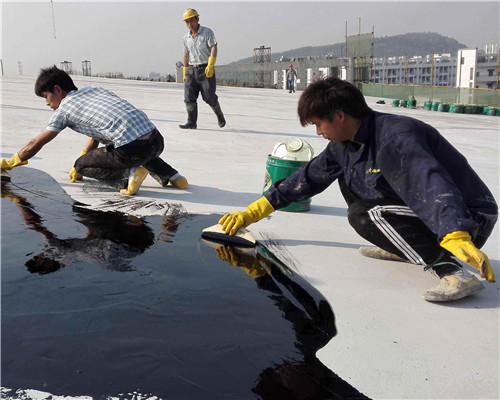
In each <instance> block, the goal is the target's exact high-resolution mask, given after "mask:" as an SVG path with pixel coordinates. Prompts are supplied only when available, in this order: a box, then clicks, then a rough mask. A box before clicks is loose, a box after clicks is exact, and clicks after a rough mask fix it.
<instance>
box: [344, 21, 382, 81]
mask: <svg viewBox="0 0 500 400" xmlns="http://www.w3.org/2000/svg"><path fill="white" fill-rule="evenodd" d="M374 30H375V29H374V28H373V29H372V31H371V32H369V33H361V19H360V20H359V33H358V34H357V35H350V36H348V35H347V22H346V26H345V49H346V57H347V58H352V60H353V68H354V76H353V80H354V82H355V83H358V82H369V81H370V75H371V74H370V68H373V43H374V37H375V35H374Z"/></svg>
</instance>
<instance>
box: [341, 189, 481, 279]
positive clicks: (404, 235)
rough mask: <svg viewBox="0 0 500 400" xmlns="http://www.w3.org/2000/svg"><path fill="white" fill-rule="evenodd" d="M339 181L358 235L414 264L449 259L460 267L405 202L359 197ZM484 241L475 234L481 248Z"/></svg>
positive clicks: (447, 268) (441, 272)
mask: <svg viewBox="0 0 500 400" xmlns="http://www.w3.org/2000/svg"><path fill="white" fill-rule="evenodd" d="M339 184H340V188H341V191H342V194H343V196H344V198H345V200H346V202H347V204H348V206H349V209H348V212H347V216H348V220H349V223H350V224H351V226H352V227H353V228H354V230H355V231H356V232H357V233H358V234H359V235H360V236H361V237H363V238H364V239H366V240H368V241H369V242H371V243H373V244H374V245H375V246H377V247H380V248H381V249H384V250H386V251H388V252H390V253H393V254H397V255H398V256H400V257H401V258H403V259H406V260H408V261H410V262H411V263H414V264H421V265H424V266H427V265H433V264H434V263H436V262H437V261H449V262H450V263H453V264H455V265H457V267H458V268H459V264H458V263H457V262H456V261H454V260H453V259H452V257H451V254H450V253H448V252H447V251H446V250H444V249H443V248H442V247H441V246H440V245H439V242H438V238H437V236H436V235H435V234H434V233H433V232H432V231H431V230H430V229H429V228H428V227H427V226H426V225H425V224H424V223H423V222H422V220H420V219H419V218H418V217H417V216H416V215H415V213H414V212H413V211H412V210H411V209H410V208H409V207H407V206H406V205H404V203H402V202H398V201H396V200H393V199H377V200H363V199H359V198H358V197H357V196H356V195H355V194H354V193H353V192H352V191H351V190H349V188H348V187H347V185H346V184H345V182H343V180H339ZM485 241H486V240H485V238H484V239H483V238H480V237H478V238H476V240H475V241H474V243H475V245H476V246H477V247H478V248H480V247H482V246H483V244H484V243H485ZM450 267H451V264H450V266H448V267H444V269H443V270H441V269H439V268H435V271H436V272H437V273H438V275H443V274H445V273H450V272H452V271H451V270H450ZM451 269H455V268H453V267H451ZM438 270H439V271H438Z"/></svg>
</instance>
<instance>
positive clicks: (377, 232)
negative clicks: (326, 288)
mask: <svg viewBox="0 0 500 400" xmlns="http://www.w3.org/2000/svg"><path fill="white" fill-rule="evenodd" d="M298 113H299V118H300V121H301V124H302V125H303V126H306V125H308V124H313V125H316V130H317V134H318V135H322V136H323V137H324V138H325V139H328V140H329V141H330V143H328V145H327V147H326V149H325V150H324V151H323V152H322V153H321V154H319V155H318V156H317V157H316V158H314V159H313V160H311V161H310V162H309V163H307V164H305V165H304V166H303V167H302V168H300V169H299V170H297V171H296V172H295V173H294V174H292V175H291V176H290V177H288V178H286V179H282V180H280V181H277V182H275V183H274V184H273V185H272V186H271V188H270V189H269V190H268V191H267V192H266V194H265V196H263V197H262V198H260V199H259V200H257V201H256V202H254V203H252V204H250V205H249V206H248V208H247V210H246V211H242V212H235V213H230V214H226V215H225V216H224V217H222V218H221V220H220V221H219V223H220V224H221V225H222V226H223V229H224V231H225V232H226V233H228V234H230V235H234V234H235V233H236V231H237V230H238V229H239V228H240V227H246V226H248V225H249V224H251V223H254V222H256V221H259V220H260V219H262V218H264V217H266V216H267V215H269V214H270V213H271V212H273V211H274V210H277V209H280V208H283V207H286V206H287V205H288V204H290V203H292V202H297V201H299V202H300V201H302V200H305V199H307V198H309V197H311V196H313V195H315V194H318V193H321V192H322V191H323V190H325V189H326V188H327V187H328V186H330V185H331V184H332V183H333V182H334V181H335V180H338V181H339V185H340V189H341V192H342V194H343V196H344V198H345V199H346V202H347V204H348V207H349V208H348V219H349V223H350V224H351V226H352V227H353V228H354V229H355V230H356V232H358V234H360V235H361V236H362V237H363V238H365V239H366V240H368V241H370V242H371V243H373V244H375V245H376V246H377V247H376V248H373V247H362V248H360V252H361V254H363V255H365V256H368V257H373V258H381V259H393V260H401V261H403V260H404V261H408V262H411V263H414V264H421V265H423V266H424V270H431V271H433V272H434V273H435V274H436V275H437V276H438V277H439V278H440V283H439V284H438V285H437V286H436V287H433V288H432V289H430V290H427V291H426V292H425V293H424V295H423V297H424V299H425V300H428V301H448V300H457V299H460V298H463V297H465V296H469V295H471V294H474V293H477V292H478V291H480V290H481V289H483V288H484V286H483V285H482V284H481V282H480V281H479V280H478V279H477V278H476V277H475V276H471V275H470V274H469V273H467V271H465V270H463V268H462V266H461V264H460V262H459V261H458V260H457V259H455V258H454V257H453V256H455V257H456V258H458V259H459V260H461V261H463V262H465V263H467V264H469V265H471V266H472V267H474V268H476V269H477V270H479V274H480V276H481V277H483V278H485V279H486V280H487V281H489V282H495V275H494V273H493V270H492V268H491V264H490V261H489V259H488V257H487V256H486V254H484V253H483V252H482V251H481V250H479V249H480V248H481V247H482V246H483V245H484V243H485V242H486V240H487V239H488V237H489V236H490V235H491V232H492V230H493V227H494V225H495V223H496V221H497V218H498V206H497V204H496V202H495V199H494V198H493V195H492V194H491V192H490V190H489V189H488V188H487V187H486V185H485V184H484V182H483V181H482V180H481V179H480V178H479V176H478V175H477V174H476V172H475V171H474V170H473V169H472V168H471V166H470V165H469V163H468V162H467V159H466V158H465V157H464V156H463V155H462V154H460V152H458V150H457V149H455V148H454V147H453V146H452V145H451V144H450V143H449V142H448V141H447V140H446V139H445V138H444V137H443V136H441V134H440V133H439V132H438V131H437V130H436V129H434V128H433V127H432V126H430V125H428V124H425V123H423V122H421V121H419V120H416V119H414V118H410V117H405V116H399V115H392V114H384V113H379V112H375V111H372V110H371V109H370V108H369V107H368V105H367V104H366V102H365V99H364V97H363V95H362V93H361V92H360V91H359V90H358V89H357V88H356V87H355V86H353V85H352V84H350V83H348V82H346V81H342V80H340V79H337V78H328V79H326V80H321V81H318V82H315V83H313V84H311V85H310V86H309V87H308V88H307V89H306V90H305V91H304V92H303V94H302V96H301V97H300V100H299V105H298Z"/></svg>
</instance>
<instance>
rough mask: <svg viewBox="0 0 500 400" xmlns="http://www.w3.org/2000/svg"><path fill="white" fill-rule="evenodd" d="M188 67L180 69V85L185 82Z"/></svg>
mask: <svg viewBox="0 0 500 400" xmlns="http://www.w3.org/2000/svg"><path fill="white" fill-rule="evenodd" d="M187 69H188V67H182V83H185V82H186V71H187Z"/></svg>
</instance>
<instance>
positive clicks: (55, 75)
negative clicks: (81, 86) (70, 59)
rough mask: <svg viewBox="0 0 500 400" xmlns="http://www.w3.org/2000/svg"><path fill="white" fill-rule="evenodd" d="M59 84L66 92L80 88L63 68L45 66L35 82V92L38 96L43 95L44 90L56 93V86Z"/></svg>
mask: <svg viewBox="0 0 500 400" xmlns="http://www.w3.org/2000/svg"><path fill="white" fill-rule="evenodd" d="M55 85H58V86H59V87H60V88H61V89H62V90H64V91H66V92H71V91H72V90H78V88H77V87H76V86H75V84H74V83H73V79H71V77H70V76H69V75H68V74H67V73H66V72H65V71H63V70H62V69H59V68H57V67H56V66H55V65H54V66H53V67H49V68H45V69H43V68H42V69H41V70H40V74H39V75H38V78H37V80H36V83H35V94H36V95H37V96H40V97H43V94H42V93H43V92H50V93H54V86H55Z"/></svg>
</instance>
